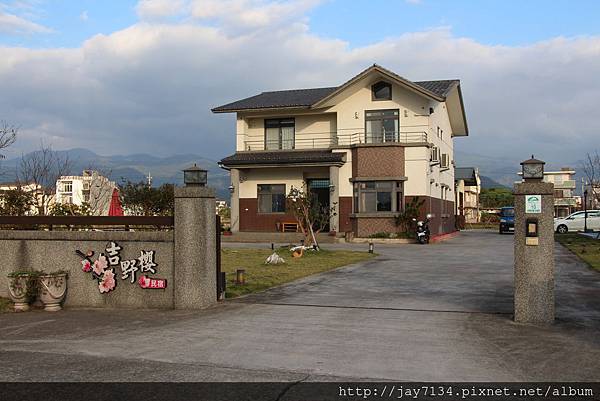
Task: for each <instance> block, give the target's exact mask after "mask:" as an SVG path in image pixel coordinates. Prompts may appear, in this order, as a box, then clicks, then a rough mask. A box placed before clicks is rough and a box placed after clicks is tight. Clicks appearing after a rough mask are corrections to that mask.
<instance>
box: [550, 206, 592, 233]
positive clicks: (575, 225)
mask: <svg viewBox="0 0 600 401" xmlns="http://www.w3.org/2000/svg"><path fill="white" fill-rule="evenodd" d="M585 213H586V212H585V211H581V212H575V213H571V214H570V215H568V216H567V217H556V218H555V219H554V230H555V231H556V232H557V233H559V234H564V233H568V232H569V231H583V229H584V228H585ZM587 214H588V216H587V227H588V229H589V230H594V231H598V230H600V210H588V211H587Z"/></svg>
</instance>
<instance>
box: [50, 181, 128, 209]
mask: <svg viewBox="0 0 600 401" xmlns="http://www.w3.org/2000/svg"><path fill="white" fill-rule="evenodd" d="M115 188H117V184H116V183H115V182H114V181H110V180H109V179H108V178H106V177H104V176H102V175H101V174H100V173H99V172H98V171H94V170H84V171H83V173H82V175H69V176H61V177H60V178H59V179H58V180H57V181H56V203H58V204H74V205H78V206H81V205H82V204H83V203H87V204H88V205H89V207H90V209H91V211H92V214H94V215H97V216H106V215H108V211H109V208H110V203H111V199H112V196H113V191H114V189H115Z"/></svg>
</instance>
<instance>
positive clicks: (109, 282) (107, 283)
mask: <svg viewBox="0 0 600 401" xmlns="http://www.w3.org/2000/svg"><path fill="white" fill-rule="evenodd" d="M115 285H116V283H115V273H113V271H112V269H110V270H106V271H104V275H103V276H102V281H100V283H99V284H98V288H99V289H100V293H101V294H102V293H104V292H109V291H112V290H114V289H115Z"/></svg>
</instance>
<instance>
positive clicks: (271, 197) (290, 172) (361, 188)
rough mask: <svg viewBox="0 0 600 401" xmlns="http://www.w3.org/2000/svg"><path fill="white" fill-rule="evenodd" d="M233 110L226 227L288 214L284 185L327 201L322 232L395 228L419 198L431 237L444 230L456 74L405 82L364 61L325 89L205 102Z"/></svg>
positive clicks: (271, 226) (265, 224)
mask: <svg viewBox="0 0 600 401" xmlns="http://www.w3.org/2000/svg"><path fill="white" fill-rule="evenodd" d="M212 111H213V112H214V113H236V114H237V127H236V139H237V140H236V152H235V153H234V154H233V155H231V156H228V157H226V158H224V159H222V160H221V162H220V165H221V166H222V167H223V168H225V169H227V170H229V171H230V172H231V187H230V190H231V192H232V197H231V224H232V231H234V232H236V231H278V230H281V229H282V227H283V223H285V222H288V221H293V220H294V218H293V217H292V216H290V215H288V214H287V213H286V208H285V198H286V194H288V193H289V191H290V189H291V187H292V186H294V187H302V186H303V185H304V186H305V187H306V188H308V189H310V191H311V192H312V193H313V194H314V196H316V197H318V199H319V201H320V202H321V203H322V204H325V205H332V206H335V208H336V211H337V214H336V216H334V217H332V219H331V221H330V227H329V229H330V231H334V232H336V233H338V234H340V235H342V234H343V233H345V232H349V231H350V232H353V233H354V235H355V236H357V237H366V236H369V235H371V234H374V233H376V232H397V231H398V227H397V226H396V224H395V216H397V215H398V214H399V213H400V212H401V211H402V210H403V209H404V206H405V204H406V203H407V202H409V201H410V200H411V199H412V198H414V197H419V198H420V199H422V200H424V201H425V202H424V204H423V207H422V210H421V214H422V215H423V216H424V215H425V214H427V213H430V214H431V215H432V216H433V217H432V220H431V225H430V227H431V230H432V234H433V235H436V234H442V233H447V232H450V231H453V230H454V229H455V223H454V210H455V207H454V199H455V195H454V193H453V191H454V168H453V165H454V161H453V159H454V157H453V141H454V138H455V137H460V136H467V135H468V128H467V121H466V117H465V110H464V105H463V100H462V94H461V89H460V81H458V80H444V81H425V82H412V81H409V80H407V79H405V78H403V77H401V76H399V75H397V74H395V73H393V72H391V71H389V70H387V69H385V68H382V67H380V66H378V65H373V66H372V67H369V68H367V69H366V70H364V71H363V72H361V73H360V74H358V75H357V76H355V77H353V78H352V79H350V80H349V81H347V82H346V83H344V84H342V85H340V86H335V87H328V88H315V89H294V90H284V91H275V92H263V93H261V94H259V95H256V96H252V97H249V98H246V99H242V100H239V101H236V102H233V103H229V104H226V105H223V106H219V107H216V108H214V109H212Z"/></svg>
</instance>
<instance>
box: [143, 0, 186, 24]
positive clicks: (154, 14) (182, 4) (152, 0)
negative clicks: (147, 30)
mask: <svg viewBox="0 0 600 401" xmlns="http://www.w3.org/2000/svg"><path fill="white" fill-rule="evenodd" d="M186 8H187V1H184V0H140V1H139V2H138V4H137V5H136V11H137V14H138V16H139V17H140V18H142V19H160V18H164V17H172V16H175V15H178V14H180V13H182V12H184V11H185V10H186Z"/></svg>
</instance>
